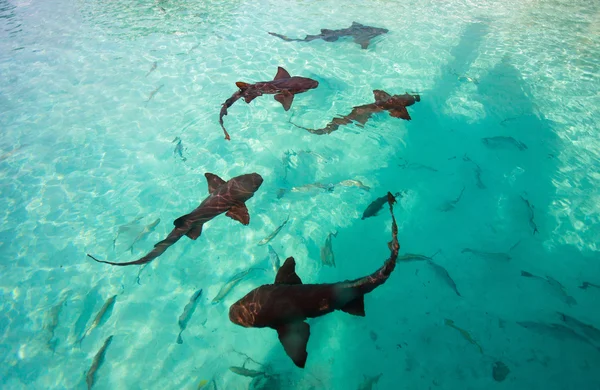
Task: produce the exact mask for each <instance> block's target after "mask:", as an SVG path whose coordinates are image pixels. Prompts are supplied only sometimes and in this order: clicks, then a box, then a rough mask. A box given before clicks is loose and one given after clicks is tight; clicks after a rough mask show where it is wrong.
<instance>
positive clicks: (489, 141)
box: [481, 136, 527, 150]
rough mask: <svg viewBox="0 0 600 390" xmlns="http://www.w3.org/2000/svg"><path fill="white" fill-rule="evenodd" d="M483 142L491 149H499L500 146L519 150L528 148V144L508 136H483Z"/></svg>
mask: <svg viewBox="0 0 600 390" xmlns="http://www.w3.org/2000/svg"><path fill="white" fill-rule="evenodd" d="M481 142H483V144H484V145H485V146H487V147H488V148H490V149H499V148H507V147H509V148H511V147H512V148H517V149H518V150H525V149H527V145H525V144H524V143H523V142H521V141H517V140H516V139H514V138H513V137H506V136H498V137H486V138H482V139H481Z"/></svg>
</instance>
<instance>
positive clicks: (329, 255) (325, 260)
mask: <svg viewBox="0 0 600 390" xmlns="http://www.w3.org/2000/svg"><path fill="white" fill-rule="evenodd" d="M331 237H337V231H336V232H333V233H329V234H328V235H327V238H326V239H325V244H323V246H322V247H321V263H322V264H323V265H327V266H329V267H335V256H334V254H333V248H332V247H331Z"/></svg>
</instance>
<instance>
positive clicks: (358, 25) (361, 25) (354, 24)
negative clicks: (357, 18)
mask: <svg viewBox="0 0 600 390" xmlns="http://www.w3.org/2000/svg"><path fill="white" fill-rule="evenodd" d="M352 27H364V25H363V24H360V23H357V22H352Z"/></svg>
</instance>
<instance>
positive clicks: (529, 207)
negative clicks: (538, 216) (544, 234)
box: [521, 196, 539, 234]
mask: <svg viewBox="0 0 600 390" xmlns="http://www.w3.org/2000/svg"><path fill="white" fill-rule="evenodd" d="M521 199H522V200H523V202H525V205H526V206H527V210H528V212H529V226H530V227H531V228H532V229H533V234H535V233H539V230H538V228H537V225H536V224H535V221H534V214H533V209H534V207H533V205H532V204H531V203H529V201H528V200H527V199H525V198H523V197H522V196H521Z"/></svg>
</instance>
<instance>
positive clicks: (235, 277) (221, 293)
mask: <svg viewBox="0 0 600 390" xmlns="http://www.w3.org/2000/svg"><path fill="white" fill-rule="evenodd" d="M255 270H257V269H256V268H249V269H247V270H245V271H242V272H239V273H237V274H235V275H233V276H232V277H231V278H230V279H229V280H228V281H227V283H225V284H224V285H223V287H221V289H220V290H219V292H218V293H217V296H216V297H214V298H213V300H212V303H219V302H221V301H222V300H223V298H225V296H226V295H227V294H229V292H230V291H231V290H233V288H234V287H235V286H236V285H237V284H238V283H239V282H241V281H242V279H244V278H245V277H246V275H248V274H249V273H250V272H251V271H255Z"/></svg>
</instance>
